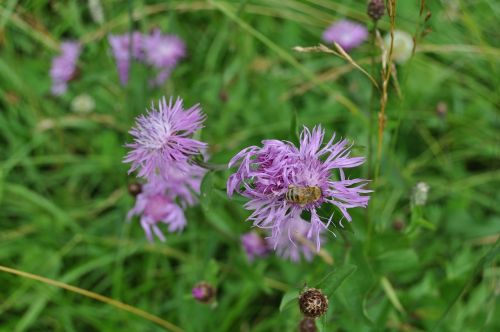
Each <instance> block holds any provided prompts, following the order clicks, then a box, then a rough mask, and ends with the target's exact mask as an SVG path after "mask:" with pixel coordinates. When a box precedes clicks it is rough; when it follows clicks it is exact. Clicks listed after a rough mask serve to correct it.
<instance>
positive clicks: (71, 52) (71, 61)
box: [50, 41, 81, 96]
mask: <svg viewBox="0 0 500 332" xmlns="http://www.w3.org/2000/svg"><path fill="white" fill-rule="evenodd" d="M80 52H81V46H80V44H79V43H77V42H73V41H67V42H63V43H62V44H61V55H59V56H57V57H55V58H54V59H52V66H51V68H50V77H51V78H52V89H51V91H52V94H53V95H56V96H58V95H62V94H63V93H65V92H66V90H67V89H68V81H70V80H71V79H72V78H73V77H74V75H75V72H76V63H77V61H78V57H79V56H80Z"/></svg>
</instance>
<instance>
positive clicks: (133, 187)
mask: <svg viewBox="0 0 500 332" xmlns="http://www.w3.org/2000/svg"><path fill="white" fill-rule="evenodd" d="M127 189H128V192H129V194H130V195H132V196H134V197H135V196H137V195H139V194H140V193H141V192H142V185H141V184H140V183H137V182H132V183H129V184H128V188H127Z"/></svg>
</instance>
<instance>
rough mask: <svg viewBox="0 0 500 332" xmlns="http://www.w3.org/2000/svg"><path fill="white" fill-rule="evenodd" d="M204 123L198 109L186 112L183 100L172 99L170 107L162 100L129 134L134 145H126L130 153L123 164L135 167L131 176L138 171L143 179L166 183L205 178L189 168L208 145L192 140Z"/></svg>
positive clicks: (195, 168) (195, 107) (142, 117)
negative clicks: (156, 176)
mask: <svg viewBox="0 0 500 332" xmlns="http://www.w3.org/2000/svg"><path fill="white" fill-rule="evenodd" d="M204 120H205V117H204V115H203V114H202V113H201V109H200V107H199V105H195V106H193V107H191V108H189V109H187V110H184V107H183V105H182V99H180V98H177V100H176V101H175V103H174V102H173V99H172V98H170V100H169V102H168V103H167V101H166V99H165V97H163V99H161V100H160V101H159V102H158V109H156V108H155V106H154V104H152V106H151V109H150V110H149V111H148V113H147V114H146V115H141V116H139V117H138V118H137V119H136V126H135V127H134V128H132V130H130V134H131V135H132V136H134V142H133V143H131V144H127V145H126V146H127V147H128V148H130V149H131V151H130V152H129V153H128V154H127V156H126V157H125V160H124V161H125V162H130V163H132V166H131V168H130V171H129V173H130V172H133V171H134V170H136V169H138V170H139V173H138V175H139V176H140V177H145V178H153V177H154V176H155V175H159V176H161V177H163V178H164V179H165V180H170V179H172V180H178V179H179V178H190V176H191V175H193V176H194V177H195V178H198V177H200V176H202V174H201V173H202V170H200V169H198V168H197V166H194V165H190V163H189V158H190V157H192V156H195V155H198V154H200V153H202V152H203V151H204V150H205V148H206V144H205V143H203V142H200V141H198V140H195V139H193V138H191V137H192V135H193V134H194V132H195V131H197V130H198V129H200V128H201V127H202V123H203V121H204ZM195 182H196V181H195ZM193 186H194V187H196V186H197V184H193Z"/></svg>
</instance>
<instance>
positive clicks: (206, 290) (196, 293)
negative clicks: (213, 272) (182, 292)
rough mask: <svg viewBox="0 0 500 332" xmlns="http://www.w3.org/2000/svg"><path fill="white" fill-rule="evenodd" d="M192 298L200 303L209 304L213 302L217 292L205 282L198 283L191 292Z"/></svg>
mask: <svg viewBox="0 0 500 332" xmlns="http://www.w3.org/2000/svg"><path fill="white" fill-rule="evenodd" d="M191 294H192V295H193V298H194V299H195V300H197V301H199V302H201V303H210V302H213V301H214V300H215V296H216V294H217V290H216V289H215V287H214V286H212V285H210V284H209V283H208V282H206V281H200V282H199V283H197V284H196V285H195V286H194V287H193V289H192V290H191Z"/></svg>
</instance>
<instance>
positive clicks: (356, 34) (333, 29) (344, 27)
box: [323, 20, 368, 51]
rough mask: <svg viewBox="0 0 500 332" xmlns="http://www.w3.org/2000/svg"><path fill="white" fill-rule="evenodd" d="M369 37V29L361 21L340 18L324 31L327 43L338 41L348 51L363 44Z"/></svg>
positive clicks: (324, 38)
mask: <svg viewBox="0 0 500 332" xmlns="http://www.w3.org/2000/svg"><path fill="white" fill-rule="evenodd" d="M367 38H368V30H367V29H366V27H365V26H364V25H362V24H360V23H357V22H354V21H349V20H340V21H337V22H335V23H333V24H332V25H330V26H329V27H328V28H327V29H326V30H325V31H324V32H323V40H324V41H325V42H327V43H331V44H333V42H336V43H338V44H339V45H340V46H342V48H343V49H344V50H346V51H348V50H351V49H353V48H356V47H358V46H359V45H361V44H362V43H363V42H364V41H365V40H366V39H367Z"/></svg>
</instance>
